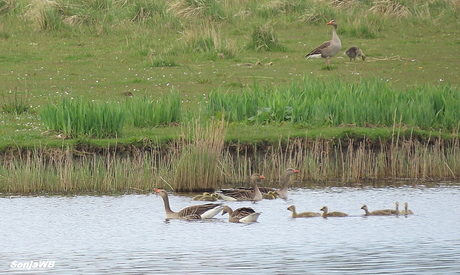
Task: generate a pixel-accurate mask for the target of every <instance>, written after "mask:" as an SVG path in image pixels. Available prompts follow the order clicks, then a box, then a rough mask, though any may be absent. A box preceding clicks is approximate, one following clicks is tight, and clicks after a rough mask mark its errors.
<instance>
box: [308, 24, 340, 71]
mask: <svg viewBox="0 0 460 275" xmlns="http://www.w3.org/2000/svg"><path fill="white" fill-rule="evenodd" d="M327 25H332V26H334V28H333V29H332V39H331V40H329V41H326V42H324V43H323V44H321V45H319V46H318V47H317V48H316V49H314V50H313V51H311V52H309V53H308V54H307V55H306V56H305V57H306V58H307V59H310V58H320V57H322V58H326V65H329V64H330V61H329V58H331V57H333V56H334V55H336V54H337V53H338V52H339V51H340V49H342V43H341V42H340V39H339V36H338V35H337V21H335V20H331V21H329V23H327Z"/></svg>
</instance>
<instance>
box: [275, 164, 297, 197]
mask: <svg viewBox="0 0 460 275" xmlns="http://www.w3.org/2000/svg"><path fill="white" fill-rule="evenodd" d="M299 172H300V171H299V170H295V169H293V168H288V169H286V171H284V174H283V176H282V184H283V185H282V187H281V189H280V190H279V191H278V195H279V197H280V198H282V199H284V200H286V199H287V197H288V192H287V191H288V184H289V180H290V178H291V175H293V174H297V173H299Z"/></svg>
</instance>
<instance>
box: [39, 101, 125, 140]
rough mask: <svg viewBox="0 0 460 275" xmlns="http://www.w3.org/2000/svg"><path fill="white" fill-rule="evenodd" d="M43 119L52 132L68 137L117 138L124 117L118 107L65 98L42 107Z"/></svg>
mask: <svg viewBox="0 0 460 275" xmlns="http://www.w3.org/2000/svg"><path fill="white" fill-rule="evenodd" d="M40 118H41V120H42V121H43V123H44V124H45V126H46V127H48V128H49V129H50V130H54V131H56V132H59V133H63V134H65V135H66V136H67V137H71V138H75V137H81V136H87V137H97V138H104V137H116V136H118V135H120V133H121V130H122V129H123V126H124V122H125V114H124V113H123V112H122V110H121V108H120V106H119V105H117V104H110V103H96V102H86V101H84V100H83V99H82V98H80V99H69V98H67V97H63V98H62V99H61V101H60V102H58V103H57V104H53V105H47V106H45V107H43V109H42V110H41V112H40Z"/></svg>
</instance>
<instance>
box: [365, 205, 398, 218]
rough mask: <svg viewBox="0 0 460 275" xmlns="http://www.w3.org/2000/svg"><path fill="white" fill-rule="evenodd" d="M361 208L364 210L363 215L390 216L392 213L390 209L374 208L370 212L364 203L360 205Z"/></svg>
mask: <svg viewBox="0 0 460 275" xmlns="http://www.w3.org/2000/svg"><path fill="white" fill-rule="evenodd" d="M361 209H362V210H364V212H366V213H365V214H364V216H391V215H394V214H393V213H392V210H391V209H385V210H374V211H372V212H369V209H368V208H367V205H365V204H364V205H363V206H362V207H361Z"/></svg>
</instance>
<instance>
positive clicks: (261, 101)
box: [205, 78, 460, 131]
mask: <svg viewBox="0 0 460 275" xmlns="http://www.w3.org/2000/svg"><path fill="white" fill-rule="evenodd" d="M459 103H460V91H459V89H458V87H455V86H450V85H440V86H430V85H426V86H424V87H422V88H407V89H405V90H396V89H394V88H393V87H392V86H391V85H390V84H388V83H387V82H386V81H385V80H363V81H361V82H360V83H356V84H352V83H344V82H342V81H340V80H339V79H333V80H332V81H330V82H328V83H325V82H321V81H319V80H316V79H313V78H306V79H305V80H304V82H302V83H294V84H292V85H291V86H288V87H284V88H276V87H275V88H272V87H259V86H257V85H256V86H254V87H253V88H252V89H246V90H242V91H240V92H227V93H225V92H222V91H220V90H219V91H214V92H212V93H210V94H209V98H208V104H206V105H205V112H206V113H207V114H208V115H209V116H215V115H219V114H222V113H225V116H226V118H227V119H228V120H229V121H238V122H247V123H255V124H266V123H280V122H289V123H293V124H302V125H310V126H340V125H355V126H391V125H393V123H394V120H395V118H396V119H397V120H398V121H400V122H401V123H403V124H406V125H410V126H412V127H419V128H421V129H425V130H429V129H435V130H437V129H441V128H442V129H446V130H450V131H452V130H455V129H458V127H459V126H460V125H459V123H460V112H458V108H459V107H458V106H459Z"/></svg>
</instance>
